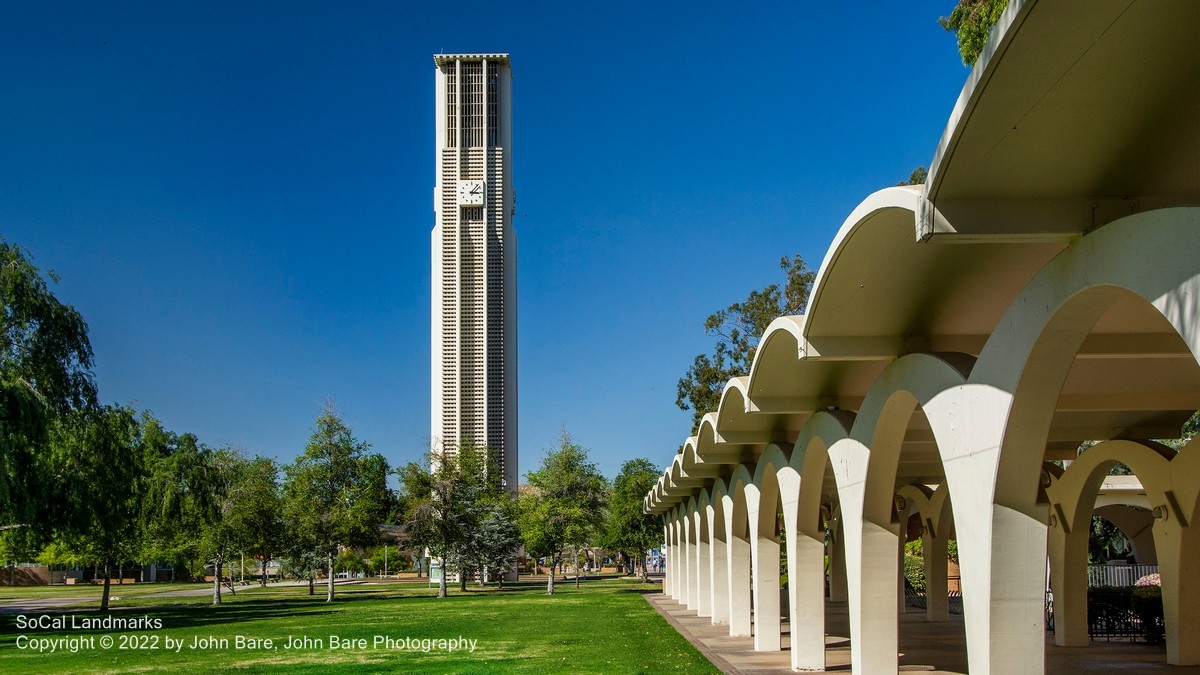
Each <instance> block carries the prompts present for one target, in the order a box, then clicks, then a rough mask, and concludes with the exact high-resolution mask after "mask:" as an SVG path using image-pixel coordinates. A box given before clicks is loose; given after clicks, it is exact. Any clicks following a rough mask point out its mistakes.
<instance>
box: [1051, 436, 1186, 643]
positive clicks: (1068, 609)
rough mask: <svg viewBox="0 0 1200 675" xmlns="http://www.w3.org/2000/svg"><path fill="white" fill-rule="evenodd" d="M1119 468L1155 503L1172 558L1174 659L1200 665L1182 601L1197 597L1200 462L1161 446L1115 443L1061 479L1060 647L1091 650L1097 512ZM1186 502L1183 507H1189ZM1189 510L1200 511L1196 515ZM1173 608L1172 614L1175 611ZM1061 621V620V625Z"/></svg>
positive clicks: (1166, 568)
mask: <svg viewBox="0 0 1200 675" xmlns="http://www.w3.org/2000/svg"><path fill="white" fill-rule="evenodd" d="M1118 462H1121V463H1124V464H1125V465H1126V466H1128V467H1129V468H1130V469H1131V470H1132V471H1133V472H1134V474H1135V475H1136V476H1137V477H1138V478H1139V480H1140V481H1141V484H1142V487H1143V489H1144V490H1145V492H1146V496H1147V497H1148V498H1149V501H1150V503H1151V504H1152V505H1155V508H1156V510H1157V517H1156V520H1155V521H1154V528H1153V533H1154V541H1155V547H1156V549H1157V548H1158V547H1159V546H1160V545H1161V546H1163V547H1164V553H1165V554H1166V555H1165V556H1164V557H1163V558H1162V559H1160V561H1159V566H1160V571H1161V576H1162V579H1163V585H1162V591H1163V609H1164V619H1165V624H1166V635H1165V637H1166V642H1167V655H1168V656H1167V659H1168V662H1169V663H1173V664H1176V665H1181V664H1194V663H1196V662H1200V649H1197V648H1196V647H1195V646H1194V644H1193V643H1194V642H1195V641H1194V640H1190V639H1188V638H1187V637H1186V628H1185V627H1184V626H1183V625H1182V624H1183V623H1184V622H1183V619H1182V617H1181V616H1180V613H1179V605H1180V600H1181V599H1183V600H1186V599H1187V598H1188V597H1189V596H1191V597H1193V598H1194V597H1195V595H1196V593H1197V591H1196V589H1195V588H1194V586H1195V585H1196V582H1195V581H1193V580H1194V579H1195V575H1194V574H1192V571H1194V570H1192V567H1193V566H1195V564H1196V563H1195V562H1194V560H1192V558H1193V557H1194V554H1193V553H1185V552H1184V549H1189V550H1194V547H1195V546H1196V544H1195V539H1196V537H1197V535H1196V534H1194V532H1193V530H1192V529H1191V528H1190V527H1189V526H1190V525H1191V524H1192V522H1193V518H1194V506H1195V501H1194V500H1195V495H1196V493H1197V491H1198V490H1200V476H1198V475H1197V470H1200V461H1198V460H1197V459H1194V458H1191V457H1188V456H1184V455H1183V454H1182V453H1176V452H1175V451H1174V450H1172V449H1171V448H1168V447H1166V446H1163V445H1161V444H1158V443H1140V442H1135V441H1124V440H1114V441H1106V442H1103V443H1099V444H1097V445H1094V446H1092V447H1090V448H1088V449H1087V451H1085V452H1084V453H1083V454H1082V455H1080V456H1079V458H1078V459H1077V460H1075V461H1074V462H1072V464H1071V466H1070V467H1068V468H1067V470H1066V471H1065V472H1064V473H1063V475H1062V477H1061V478H1059V479H1058V480H1056V481H1054V482H1053V484H1051V486H1050V487H1049V488H1047V494H1048V497H1049V498H1050V503H1051V516H1050V519H1051V527H1050V530H1049V534H1050V537H1049V539H1050V541H1049V547H1050V559H1051V576H1052V585H1053V587H1054V589H1055V591H1054V592H1055V626H1054V627H1055V641H1056V643H1057V644H1061V645H1067V646H1085V645H1087V606H1086V597H1087V543H1088V535H1089V533H1090V526H1091V518H1092V513H1093V509H1092V506H1093V504H1094V502H1095V500H1096V493H1097V491H1098V489H1099V487H1100V484H1101V483H1102V482H1103V480H1104V478H1105V477H1106V476H1107V474H1108V472H1109V470H1110V469H1111V468H1112V466H1114V465H1115V464H1117V463H1118ZM1181 499H1182V502H1181ZM1188 507H1192V508H1191V509H1189V508H1188ZM1169 606H1170V607H1172V609H1171V610H1169V611H1168V607H1169ZM1060 618H1061V621H1060Z"/></svg>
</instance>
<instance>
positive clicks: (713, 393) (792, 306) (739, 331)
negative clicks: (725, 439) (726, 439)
mask: <svg viewBox="0 0 1200 675" xmlns="http://www.w3.org/2000/svg"><path fill="white" fill-rule="evenodd" d="M779 269H781V270H783V273H784V283H783V285H782V286H780V285H779V284H771V285H770V286H767V287H766V288H763V289H762V290H758V291H751V292H750V295H749V296H747V297H746V299H745V300H743V301H742V302H735V303H733V304H732V305H730V306H728V307H726V308H725V309H723V310H720V311H718V312H716V313H715V314H712V315H710V316H709V317H708V319H706V320H705V322H704V332H705V333H707V334H708V335H711V336H713V337H714V338H716V344H715V345H714V346H713V352H712V354H699V355H697V356H696V358H695V359H694V360H693V361H692V365H691V367H690V368H688V370H687V373H686V374H684V376H683V377H682V378H680V379H679V382H678V384H677V385H676V396H675V405H677V406H679V408H680V409H681V410H691V411H692V426H693V428H694V427H696V426H699V424H700V418H702V417H703V416H704V414H705V413H707V412H711V411H714V410H716V409H717V405H718V404H719V403H720V402H721V391H722V390H723V389H724V387H725V383H726V382H728V381H729V380H730V379H731V378H734V377H739V376H741V375H746V374H749V372H750V366H751V364H753V362H754V354H755V352H756V350H757V349H758V340H759V338H761V337H762V334H763V333H764V332H765V331H766V329H767V326H768V325H770V323H771V322H772V321H774V320H775V319H776V318H777V317H780V316H788V315H794V314H800V313H801V312H803V311H804V306H805V304H806V303H807V302H808V293H809V290H810V289H811V288H812V283H813V279H814V277H815V276H816V274H815V273H814V272H813V271H812V270H810V269H808V266H807V265H805V263H804V259H803V258H801V257H800V256H799V255H794V256H792V257H790V258H788V257H786V256H785V257H783V258H780V260H779Z"/></svg>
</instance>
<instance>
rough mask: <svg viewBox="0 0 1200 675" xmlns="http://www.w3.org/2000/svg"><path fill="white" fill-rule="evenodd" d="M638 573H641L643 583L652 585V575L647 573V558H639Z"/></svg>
mask: <svg viewBox="0 0 1200 675" xmlns="http://www.w3.org/2000/svg"><path fill="white" fill-rule="evenodd" d="M638 571H639V572H641V575H642V583H644V584H648V583H650V575H649V574H648V573H647V572H646V556H644V555H643V556H640V557H639V562H638Z"/></svg>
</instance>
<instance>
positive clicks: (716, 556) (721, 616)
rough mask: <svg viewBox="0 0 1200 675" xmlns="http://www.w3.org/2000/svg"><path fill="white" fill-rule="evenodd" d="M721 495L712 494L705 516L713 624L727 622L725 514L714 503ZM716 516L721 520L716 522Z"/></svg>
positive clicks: (727, 562) (727, 587) (718, 500)
mask: <svg viewBox="0 0 1200 675" xmlns="http://www.w3.org/2000/svg"><path fill="white" fill-rule="evenodd" d="M720 500H721V495H720V494H714V495H713V498H712V503H711V504H709V505H708V513H707V518H705V522H707V523H708V540H709V549H708V555H709V567H708V568H709V571H710V573H711V576H710V580H709V588H710V589H711V593H712V598H711V604H712V623H713V625H714V626H720V625H725V624H727V623H729V568H728V564H729V560H728V552H727V550H726V549H727V544H726V542H725V537H726V536H727V535H726V534H725V532H726V530H725V515H724V512H723V510H721V511H720V512H718V509H717V508H716V505H717V504H719V503H720ZM718 516H719V517H720V519H721V522H720V523H719V524H718V523H717V518H718Z"/></svg>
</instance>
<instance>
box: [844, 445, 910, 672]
mask: <svg viewBox="0 0 1200 675" xmlns="http://www.w3.org/2000/svg"><path fill="white" fill-rule="evenodd" d="M869 458H870V453H869V452H868V450H867V448H866V447H865V446H863V445H862V443H860V442H858V441H857V440H855V439H849V438H848V439H843V440H840V441H838V442H836V443H834V444H833V445H832V446H831V447H830V448H829V461H830V463H831V465H832V466H833V472H834V476H836V477H837V483H838V501H839V502H840V504H841V511H842V527H843V528H844V530H845V550H846V577H847V582H848V583H847V587H848V590H849V595H850V608H849V609H850V659H851V662H852V667H853V672H855V673H894V672H896V670H897V669H898V668H899V653H900V651H899V650H900V645H899V633H898V632H897V624H898V622H897V616H898V614H897V613H898V609H897V607H896V599H897V593H896V582H897V577H896V571H895V568H894V567H893V565H895V561H896V549H897V547H898V546H899V544H898V543H897V541H896V540H897V535H896V532H895V531H894V530H892V529H889V528H887V527H884V526H882V525H880V524H878V523H874V522H869V521H866V520H865V519H864V517H863V499H864V496H865V495H864V491H865V489H866V479H867V465H868V461H869Z"/></svg>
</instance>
